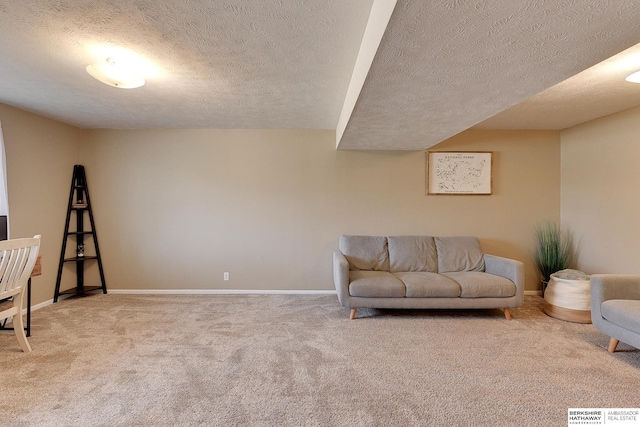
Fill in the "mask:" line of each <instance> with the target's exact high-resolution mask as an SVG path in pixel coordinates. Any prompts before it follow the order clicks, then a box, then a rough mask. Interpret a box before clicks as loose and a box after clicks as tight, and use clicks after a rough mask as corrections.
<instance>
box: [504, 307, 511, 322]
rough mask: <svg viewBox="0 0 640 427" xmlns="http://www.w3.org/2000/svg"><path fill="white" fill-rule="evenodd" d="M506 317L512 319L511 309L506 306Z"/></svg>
mask: <svg viewBox="0 0 640 427" xmlns="http://www.w3.org/2000/svg"><path fill="white" fill-rule="evenodd" d="M504 317H505V318H506V319H507V320H511V310H509V309H508V308H505V309H504Z"/></svg>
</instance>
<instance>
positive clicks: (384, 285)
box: [349, 270, 405, 298]
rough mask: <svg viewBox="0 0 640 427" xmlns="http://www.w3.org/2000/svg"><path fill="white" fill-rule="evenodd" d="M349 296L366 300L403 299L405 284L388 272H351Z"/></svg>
mask: <svg viewBox="0 0 640 427" xmlns="http://www.w3.org/2000/svg"><path fill="white" fill-rule="evenodd" d="M349 281H350V283H349V295H351V296H352V297H365V298H402V297H404V295H405V288H404V283H402V282H401V281H400V279H398V278H397V277H396V276H394V275H393V274H391V273H389V272H386V271H359V270H352V271H350V272H349Z"/></svg>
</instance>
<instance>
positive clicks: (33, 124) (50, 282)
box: [0, 104, 81, 304]
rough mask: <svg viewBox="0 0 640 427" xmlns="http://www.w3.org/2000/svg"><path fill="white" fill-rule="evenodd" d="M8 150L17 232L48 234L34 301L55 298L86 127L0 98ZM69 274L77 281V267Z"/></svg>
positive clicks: (20, 234) (13, 223) (21, 234)
mask: <svg viewBox="0 0 640 427" xmlns="http://www.w3.org/2000/svg"><path fill="white" fill-rule="evenodd" d="M0 122H1V123H2V130H3V135H4V144H5V150H6V156H7V181H8V192H9V216H10V221H11V237H12V238H19V237H30V236H33V235H35V234H41V235H42V246H41V249H40V252H41V254H42V257H43V274H42V276H40V277H37V278H35V279H33V281H32V284H33V291H32V296H33V303H34V304H38V303H40V302H43V301H48V300H50V299H52V298H53V294H54V289H55V282H56V275H57V271H58V260H59V259H60V245H61V243H62V234H63V229H64V221H65V216H66V212H67V202H68V198H69V188H70V185H71V174H72V172H73V165H74V164H76V163H77V161H78V149H79V144H80V136H81V133H80V130H79V129H77V128H75V127H73V126H68V125H64V124H62V123H59V122H56V121H54V120H50V119H45V118H43V117H41V116H38V115H35V114H32V113H28V112H26V111H22V110H19V109H17V108H13V107H9V106H7V105H4V104H0ZM66 276H67V277H66V278H70V279H71V282H73V278H75V276H74V272H73V271H71V272H70V274H69V275H66Z"/></svg>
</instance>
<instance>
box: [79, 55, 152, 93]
mask: <svg viewBox="0 0 640 427" xmlns="http://www.w3.org/2000/svg"><path fill="white" fill-rule="evenodd" d="M87 73H89V74H90V75H91V77H93V78H95V79H96V80H99V81H101V82H102V83H104V84H107V85H109V86H114V87H119V88H122V89H133V88H136V87H140V86H142V85H143V84H144V79H143V78H142V77H140V76H139V75H138V74H137V73H136V72H135V71H134V70H132V69H131V67H130V66H128V65H127V64H124V63H120V62H117V61H116V60H115V59H113V58H107V59H106V60H105V61H102V62H98V63H97V64H91V65H87Z"/></svg>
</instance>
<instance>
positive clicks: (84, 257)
mask: <svg viewBox="0 0 640 427" xmlns="http://www.w3.org/2000/svg"><path fill="white" fill-rule="evenodd" d="M85 259H98V257H97V256H95V255H94V256H74V257H71V258H65V259H64V262H71V261H84V260H85Z"/></svg>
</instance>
